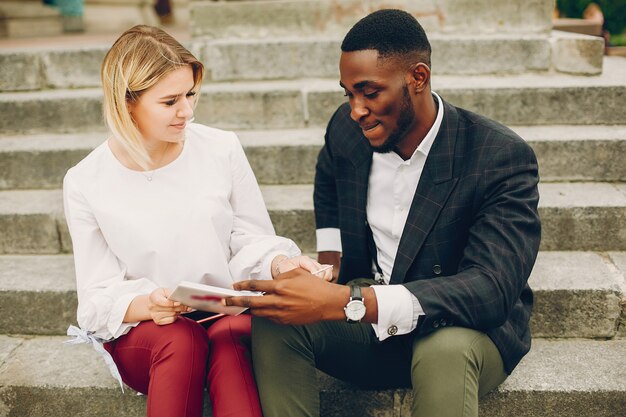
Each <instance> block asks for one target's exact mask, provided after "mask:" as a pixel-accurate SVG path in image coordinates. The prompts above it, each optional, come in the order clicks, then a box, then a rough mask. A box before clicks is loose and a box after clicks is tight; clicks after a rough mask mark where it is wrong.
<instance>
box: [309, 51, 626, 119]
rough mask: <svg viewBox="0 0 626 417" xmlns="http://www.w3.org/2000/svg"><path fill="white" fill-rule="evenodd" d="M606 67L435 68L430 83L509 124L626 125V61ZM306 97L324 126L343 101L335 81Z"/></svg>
mask: <svg viewBox="0 0 626 417" xmlns="http://www.w3.org/2000/svg"><path fill="white" fill-rule="evenodd" d="M604 64H605V65H604V67H605V68H604V71H603V73H602V75H600V76H597V77H593V78H581V77H580V76H572V75H565V74H552V75H539V74H531V73H528V74H521V75H510V76H485V75H481V76H479V75H477V76H471V77H468V76H456V75H438V74H437V73H436V69H433V79H432V85H433V89H434V90H435V91H436V92H438V93H439V94H440V95H441V97H442V98H443V99H445V100H447V101H449V102H450V103H452V104H455V105H457V106H460V107H463V108H466V109H468V110H471V111H474V112H477V113H479V114H482V115H484V116H487V117H490V118H493V119H495V120H498V121H500V122H502V123H504V124H507V125H549V124H571V125H589V124H623V121H624V120H626V108H625V107H624V106H621V102H622V101H623V97H624V96H625V95H626V86H625V85H624V83H623V81H622V80H623V79H626V58H619V60H612V59H606V58H605V61H604ZM581 83H583V84H585V85H586V87H581ZM592 86H593V87H592ZM307 93H308V94H307V96H306V99H307V103H308V115H309V117H308V120H309V125H311V126H324V125H325V124H326V123H327V122H328V120H329V118H330V117H331V115H332V114H333V112H334V111H335V109H336V108H337V106H338V105H339V104H340V103H341V102H343V101H344V100H345V98H344V97H343V91H342V90H341V89H340V88H339V87H338V86H337V84H335V83H334V82H331V81H321V80H318V81H315V82H310V83H309V88H308V89H307Z"/></svg>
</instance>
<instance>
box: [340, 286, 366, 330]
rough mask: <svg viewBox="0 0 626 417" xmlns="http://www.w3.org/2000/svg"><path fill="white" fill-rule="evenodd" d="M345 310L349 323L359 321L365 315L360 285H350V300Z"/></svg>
mask: <svg viewBox="0 0 626 417" xmlns="http://www.w3.org/2000/svg"><path fill="white" fill-rule="evenodd" d="M343 310H344V311H345V312H346V319H347V320H348V323H359V322H360V321H361V319H362V318H363V317H365V304H364V303H363V296H362V295H361V287H359V286H358V285H351V286H350V300H349V301H348V304H346V306H345V307H344V308H343Z"/></svg>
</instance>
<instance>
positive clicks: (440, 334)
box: [412, 327, 493, 376]
mask: <svg viewBox="0 0 626 417" xmlns="http://www.w3.org/2000/svg"><path fill="white" fill-rule="evenodd" d="M486 343H488V344H490V343H493V342H491V341H490V339H489V337H488V336H487V335H486V334H484V333H482V332H479V331H477V330H472V329H467V328H462V327H450V328H446V329H441V330H438V331H436V332H434V333H431V334H429V335H427V336H425V337H422V338H419V339H416V340H415V342H414V343H413V363H412V373H414V374H415V373H416V372H418V373H419V372H420V369H421V368H436V369H440V370H450V371H452V372H456V371H455V370H458V371H459V372H461V371H465V370H466V367H467V366H468V365H469V366H470V367H473V368H477V367H479V365H480V363H481V361H482V357H483V355H484V354H485V352H484V345H485V344H486ZM414 376H417V375H414Z"/></svg>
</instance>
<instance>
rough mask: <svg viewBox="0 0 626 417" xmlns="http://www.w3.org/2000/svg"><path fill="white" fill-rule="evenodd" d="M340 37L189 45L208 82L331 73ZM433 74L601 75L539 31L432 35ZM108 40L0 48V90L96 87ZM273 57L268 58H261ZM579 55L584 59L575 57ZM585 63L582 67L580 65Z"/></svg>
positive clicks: (590, 48) (576, 51) (589, 43)
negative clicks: (0, 72)
mask: <svg viewBox="0 0 626 417" xmlns="http://www.w3.org/2000/svg"><path fill="white" fill-rule="evenodd" d="M340 43H341V38H338V37H332V38H319V37H317V38H301V37H286V38H273V39H271V40H268V39H265V40H264V39H253V40H242V39H221V40H195V41H193V42H187V46H188V47H189V48H190V49H191V50H193V51H194V52H196V54H197V56H198V58H199V59H200V60H201V61H203V62H204V63H205V65H206V68H207V76H206V81H243V80H270V79H298V78H337V77H338V74H339V54H340ZM431 43H432V46H433V57H432V66H433V68H434V69H436V73H437V74H438V75H444V74H468V75H474V74H490V73H498V74H505V73H522V72H526V71H534V72H536V71H548V70H549V69H550V68H554V69H557V70H558V71H562V72H574V73H584V74H599V73H600V72H601V70H602V56H603V54H604V43H603V41H602V40H601V39H600V38H597V37H592V36H585V35H575V34H566V33H564V32H554V33H553V34H552V36H550V37H547V36H543V35H534V34H531V35H522V36H520V35H508V34H502V35H497V36H487V35H473V36H470V35H462V36H458V35H441V34H439V35H437V34H435V35H433V36H432V37H431ZM109 46H110V45H108V44H105V45H91V46H89V45H81V46H73V47H57V48H36V47H31V48H6V49H3V50H2V51H1V52H0V66H2V67H3V68H5V69H6V72H5V74H6V75H5V76H0V91H5V92H7V91H27V90H42V89H50V88H90V87H99V86H100V65H101V63H102V60H103V58H104V55H105V54H106V51H107V50H108V48H109ZM268 56H271V57H272V59H271V60H268V59H267V57H268ZM581 57H582V58H583V59H581ZM581 61H582V62H584V63H586V66H585V67H583V66H581V64H580V62H581Z"/></svg>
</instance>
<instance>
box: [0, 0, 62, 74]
mask: <svg viewBox="0 0 626 417" xmlns="http://www.w3.org/2000/svg"><path fill="white" fill-rule="evenodd" d="M62 33H63V21H62V19H61V14H60V13H59V10H58V9H56V8H54V7H51V6H46V5H44V4H41V2H33V1H6V0H3V1H0V38H23V37H33V36H54V35H60V34H62ZM1 66H2V67H3V68H4V65H1ZM3 72H4V71H3ZM0 78H2V77H0Z"/></svg>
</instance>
